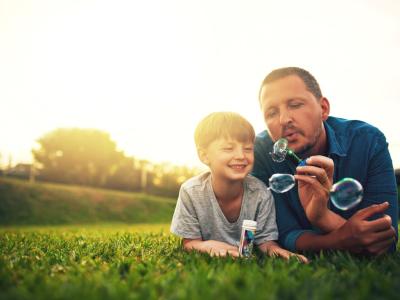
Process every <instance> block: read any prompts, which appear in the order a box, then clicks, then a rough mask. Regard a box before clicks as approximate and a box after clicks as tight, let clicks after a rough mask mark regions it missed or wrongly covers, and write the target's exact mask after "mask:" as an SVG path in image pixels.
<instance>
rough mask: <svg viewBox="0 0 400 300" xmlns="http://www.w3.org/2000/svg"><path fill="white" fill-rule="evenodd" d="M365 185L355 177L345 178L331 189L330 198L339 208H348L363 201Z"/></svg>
mask: <svg viewBox="0 0 400 300" xmlns="http://www.w3.org/2000/svg"><path fill="white" fill-rule="evenodd" d="M362 196H363V187H362V185H361V183H359V182H358V181H357V180H355V179H353V178H343V179H342V180H340V181H338V182H336V183H335V184H334V185H333V186H332V189H331V194H330V198H331V201H332V203H333V205H335V206H336V207H337V208H339V209H341V210H348V209H350V208H353V207H354V206H356V205H357V204H358V203H360V202H361V200H362Z"/></svg>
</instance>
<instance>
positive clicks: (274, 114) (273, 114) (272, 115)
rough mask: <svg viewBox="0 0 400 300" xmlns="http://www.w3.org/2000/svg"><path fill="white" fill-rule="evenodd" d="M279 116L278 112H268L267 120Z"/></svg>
mask: <svg viewBox="0 0 400 300" xmlns="http://www.w3.org/2000/svg"><path fill="white" fill-rule="evenodd" d="M276 115H277V112H276V111H275V110H271V111H269V112H267V118H273V117H275V116H276Z"/></svg>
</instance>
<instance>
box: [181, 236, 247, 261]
mask: <svg viewBox="0 0 400 300" xmlns="http://www.w3.org/2000/svg"><path fill="white" fill-rule="evenodd" d="M183 247H184V248H185V250H197V251H200V252H205V253H208V254H210V256H219V257H225V256H227V255H229V256H232V257H239V249H238V247H235V246H232V245H229V244H227V243H224V242H220V241H214V240H209V241H202V240H191V239H183Z"/></svg>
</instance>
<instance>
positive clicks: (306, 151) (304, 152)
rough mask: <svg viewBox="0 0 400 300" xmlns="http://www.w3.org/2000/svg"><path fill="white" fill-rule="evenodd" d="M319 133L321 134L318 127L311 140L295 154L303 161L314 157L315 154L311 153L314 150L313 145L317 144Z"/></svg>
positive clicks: (320, 129)
mask: <svg viewBox="0 0 400 300" xmlns="http://www.w3.org/2000/svg"><path fill="white" fill-rule="evenodd" d="M321 133H322V128H321V127H318V130H317V131H316V132H315V134H314V136H313V138H312V140H311V141H310V142H309V143H308V144H306V145H304V146H303V147H302V148H301V149H300V150H299V151H298V152H296V154H297V155H298V156H300V157H301V158H303V159H304V158H307V157H309V156H311V155H315V154H316V153H313V151H312V150H313V149H314V147H315V145H316V144H317V142H318V139H319V138H320V136H321Z"/></svg>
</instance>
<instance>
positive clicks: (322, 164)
mask: <svg viewBox="0 0 400 300" xmlns="http://www.w3.org/2000/svg"><path fill="white" fill-rule="evenodd" d="M307 165H308V166H316V167H319V168H322V169H324V170H325V172H326V173H327V175H328V177H329V178H332V176H333V169H334V163H333V160H332V159H331V158H329V157H326V156H323V155H315V156H311V157H309V158H307Z"/></svg>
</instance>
